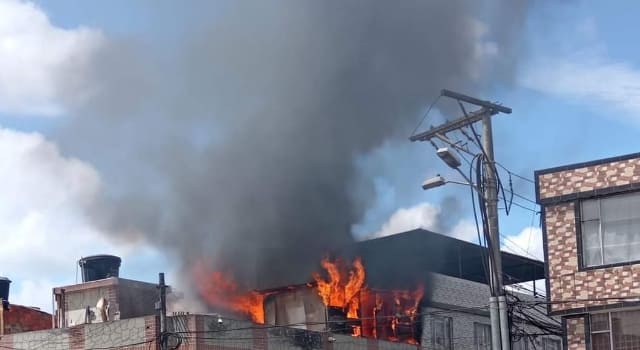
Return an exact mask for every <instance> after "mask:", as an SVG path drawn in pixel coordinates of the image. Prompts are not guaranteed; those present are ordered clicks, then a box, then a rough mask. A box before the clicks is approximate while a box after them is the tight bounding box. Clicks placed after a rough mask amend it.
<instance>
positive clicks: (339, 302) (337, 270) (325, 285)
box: [313, 258, 365, 318]
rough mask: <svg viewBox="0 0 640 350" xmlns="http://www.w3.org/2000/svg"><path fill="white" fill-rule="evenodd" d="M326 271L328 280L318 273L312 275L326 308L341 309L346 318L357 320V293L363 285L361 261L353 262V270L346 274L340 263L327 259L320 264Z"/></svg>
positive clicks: (358, 303)
mask: <svg viewBox="0 0 640 350" xmlns="http://www.w3.org/2000/svg"><path fill="white" fill-rule="evenodd" d="M320 264H321V265H322V267H323V268H324V269H325V270H326V271H327V275H328V277H329V279H328V280H325V279H324V278H322V276H321V275H320V274H319V273H314V274H313V279H314V280H315V281H316V283H317V286H316V288H317V290H318V294H319V295H320V297H321V298H322V302H323V303H324V304H325V305H326V306H333V307H339V308H342V309H343V310H344V311H345V312H346V313H347V317H348V318H358V309H359V307H360V299H359V293H360V289H361V288H362V286H363V285H364V277H365V273H364V266H363V265H362V260H360V258H356V259H355V260H354V261H353V265H352V266H353V269H350V270H349V271H348V273H346V272H345V270H346V269H345V268H344V266H343V264H342V262H341V261H339V260H338V261H331V260H329V259H328V258H325V259H322V261H321V262H320Z"/></svg>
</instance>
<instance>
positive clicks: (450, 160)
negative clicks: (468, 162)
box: [436, 147, 461, 169]
mask: <svg viewBox="0 0 640 350" xmlns="http://www.w3.org/2000/svg"><path fill="white" fill-rule="evenodd" d="M436 154H437V155H438V157H440V159H442V160H443V161H444V162H445V163H447V165H448V166H449V167H450V168H452V169H458V167H460V165H461V163H460V158H458V156H457V155H456V154H455V153H453V152H451V150H450V149H449V147H441V148H438V150H437V151H436Z"/></svg>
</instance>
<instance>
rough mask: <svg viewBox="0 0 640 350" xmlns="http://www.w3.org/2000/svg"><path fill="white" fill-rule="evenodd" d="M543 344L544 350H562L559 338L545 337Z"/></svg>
mask: <svg viewBox="0 0 640 350" xmlns="http://www.w3.org/2000/svg"><path fill="white" fill-rule="evenodd" d="M542 344H543V346H542V348H543V349H544V350H562V344H560V340H558V339H551V338H544V339H543V340H542Z"/></svg>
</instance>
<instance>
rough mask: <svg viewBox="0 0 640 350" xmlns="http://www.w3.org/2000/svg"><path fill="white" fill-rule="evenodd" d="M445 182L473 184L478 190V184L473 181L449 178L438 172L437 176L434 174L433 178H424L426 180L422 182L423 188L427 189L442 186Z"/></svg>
mask: <svg viewBox="0 0 640 350" xmlns="http://www.w3.org/2000/svg"><path fill="white" fill-rule="evenodd" d="M444 184H458V185H465V186H471V187H473V188H474V189H476V190H477V188H476V185H475V184H473V183H471V182H462V181H454V180H447V179H445V178H444V177H443V176H442V175H440V174H438V175H436V176H434V177H432V178H429V179H426V180H424V182H423V183H422V189H423V190H425V191H426V190H430V189H432V188H436V187H440V186H442V185H444Z"/></svg>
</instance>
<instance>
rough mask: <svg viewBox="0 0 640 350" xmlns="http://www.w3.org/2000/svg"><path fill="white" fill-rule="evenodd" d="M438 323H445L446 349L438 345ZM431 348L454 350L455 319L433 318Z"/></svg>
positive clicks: (445, 317)
mask: <svg viewBox="0 0 640 350" xmlns="http://www.w3.org/2000/svg"><path fill="white" fill-rule="evenodd" d="M436 322H443V325H444V332H445V334H444V340H445V345H444V347H443V348H442V347H438V345H437V344H436V329H435V326H436ZM431 347H432V349H438V350H440V349H443V350H453V319H452V318H451V317H447V316H433V317H432V318H431Z"/></svg>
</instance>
